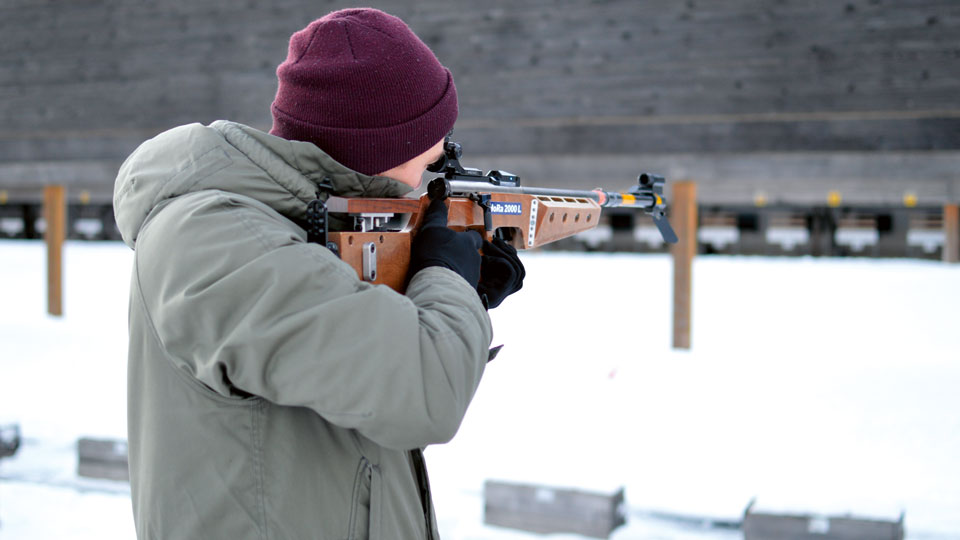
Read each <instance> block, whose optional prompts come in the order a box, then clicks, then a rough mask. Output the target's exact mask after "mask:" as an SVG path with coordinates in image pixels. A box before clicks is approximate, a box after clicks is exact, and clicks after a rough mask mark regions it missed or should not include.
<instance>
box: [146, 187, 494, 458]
mask: <svg viewBox="0 0 960 540" xmlns="http://www.w3.org/2000/svg"><path fill="white" fill-rule="evenodd" d="M180 199H182V200H180ZM180 199H178V200H177V201H176V202H174V203H172V204H171V205H170V207H169V208H167V209H165V210H163V211H161V212H159V213H157V215H156V216H154V217H153V218H152V219H151V220H150V222H148V224H147V225H146V226H145V228H144V230H143V232H141V237H140V239H139V240H138V245H137V257H136V265H137V267H136V274H135V278H136V285H137V286H139V287H140V294H141V297H142V298H143V301H144V304H145V307H146V310H147V312H148V313H149V315H150V319H151V321H152V325H153V328H154V331H155V334H156V337H157V339H158V340H159V341H160V342H161V344H162V346H163V348H164V350H165V351H166V352H167V353H168V355H169V357H170V359H171V361H172V362H174V364H175V365H176V367H178V368H180V369H183V370H186V371H187V372H189V373H190V374H191V375H192V376H194V377H195V378H197V379H198V380H200V381H201V382H203V383H204V384H205V385H206V386H208V387H210V388H211V389H213V390H214V391H216V392H217V393H219V394H222V395H224V396H238V395H241V396H242V395H246V394H253V395H255V396H260V397H262V398H264V399H267V400H269V401H271V402H273V403H277V404H280V405H289V406H302V407H308V408H310V409H312V410H313V411H315V412H316V413H317V414H319V415H321V416H322V417H324V418H325V419H326V420H327V421H329V422H331V423H333V424H336V425H339V426H342V427H345V428H353V429H357V430H358V431H359V432H360V433H362V434H363V435H364V436H366V437H368V438H370V439H371V440H373V441H375V442H377V443H378V444H380V445H382V446H385V447H389V448H398V449H409V448H416V447H424V446H426V445H428V444H434V443H441V442H446V441H448V440H450V439H451V438H452V437H453V435H454V434H455V433H456V431H457V429H458V428H459V426H460V422H461V420H462V419H463V415H464V413H465V412H466V408H467V405H468V404H469V402H470V400H471V399H472V397H473V394H474V392H475V391H476V388H477V385H478V384H479V382H480V378H481V375H482V373H483V369H484V366H485V365H486V360H487V351H488V347H489V345H490V340H491V332H492V331H491V326H490V320H489V317H488V315H487V313H486V310H485V309H484V308H483V305H482V304H481V302H480V300H479V298H478V296H477V294H476V291H474V290H473V289H472V288H471V287H470V286H469V285H468V284H467V283H466V281H464V280H463V279H462V278H461V277H460V276H459V275H457V274H455V273H454V272H452V271H450V270H447V269H445V268H427V269H424V270H422V271H421V272H419V273H417V275H416V276H414V278H413V279H412V280H411V283H410V285H409V287H408V291H407V295H406V296H404V295H401V294H398V293H396V292H394V291H392V290H390V289H389V288H387V287H384V286H373V285H370V284H369V283H364V282H362V281H360V280H359V279H358V278H357V276H356V274H355V273H354V271H353V270H352V269H351V268H350V267H349V266H347V265H346V264H345V263H343V262H342V261H340V260H339V259H338V258H337V257H336V256H334V255H333V254H332V253H330V252H329V251H328V250H326V249H325V248H323V247H321V246H318V245H315V244H307V243H305V242H304V241H303V238H302V236H300V235H299V234H298V233H297V232H296V231H297V229H296V227H295V226H293V224H292V223H291V222H289V221H287V220H286V219H285V218H282V217H281V216H279V215H277V214H275V213H273V212H272V211H271V210H269V209H268V208H267V207H266V206H263V205H260V203H258V202H256V201H253V200H252V199H247V198H245V197H239V196H234V195H228V194H225V193H223V192H201V194H196V195H190V196H187V197H181V198H180ZM173 206H176V208H174V207H173ZM261 206H262V208H261Z"/></svg>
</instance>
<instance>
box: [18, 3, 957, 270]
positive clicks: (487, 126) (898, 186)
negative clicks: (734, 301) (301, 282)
mask: <svg viewBox="0 0 960 540" xmlns="http://www.w3.org/2000/svg"><path fill="white" fill-rule="evenodd" d="M350 5H351V4H349V3H347V2H339V1H335V2H305V1H294V0H278V1H273V2H247V3H237V2H223V1H212V0H190V1H182V2H181V1H166V2H139V1H138V2H133V1H131V2H123V1H119V0H115V1H100V2H87V1H81V2H54V1H48V2H43V1H35V0H29V1H26V0H4V2H3V5H2V8H0V9H2V10H3V17H2V18H0V32H2V35H3V40H2V45H0V47H2V48H0V54H2V58H3V61H2V64H0V69H2V71H0V81H2V86H0V119H2V123H0V219H2V221H0V231H2V232H0V234H3V235H6V236H16V237H21V236H27V237H34V236H37V235H38V234H39V233H38V230H37V225H36V223H35V220H36V219H38V218H39V206H38V204H39V195H38V193H39V191H38V189H37V186H39V185H43V184H45V183H63V184H66V185H67V186H68V200H69V202H70V204H71V208H70V210H71V211H70V217H69V219H70V220H71V224H72V226H71V228H70V232H69V234H70V236H72V237H82V236H88V237H98V238H112V239H116V238H117V233H116V230H115V228H114V227H113V226H112V225H111V223H110V220H111V219H112V217H111V213H112V212H111V210H110V200H111V192H112V186H113V178H114V177H115V172H116V170H117V168H118V166H119V164H120V163H121V161H122V160H123V159H124V158H125V157H126V156H127V155H128V154H129V153H130V152H131V151H132V150H133V149H134V148H135V147H136V146H137V145H138V144H139V143H140V142H142V141H143V140H144V139H146V138H149V137H151V136H153V135H155V134H157V133H159V132H161V131H164V130H166V129H168V128H171V127H174V126H177V125H180V124H184V123H189V122H203V123H209V122H211V121H213V120H216V119H230V120H234V121H238V122H241V123H246V124H249V125H252V126H254V127H258V128H261V129H265V130H268V129H269V128H270V123H271V119H270V112H269V105H270V103H271V101H272V99H273V95H274V93H275V91H276V77H275V74H274V70H275V68H276V66H277V64H279V62H280V61H282V60H283V59H284V58H285V56H286V48H287V40H288V38H289V36H290V34H291V33H293V32H294V31H296V30H298V29H300V28H302V27H304V26H305V25H306V24H307V23H309V22H310V21H311V20H313V19H314V18H316V17H317V16H319V15H321V14H323V13H325V12H327V11H330V10H334V9H338V8H342V7H347V6H350ZM374 5H375V7H379V8H382V9H384V10H385V11H388V12H390V13H394V14H396V15H398V16H399V17H401V18H402V19H404V20H405V21H407V22H408V23H409V25H410V26H411V27H412V28H413V29H414V31H415V32H416V33H417V34H418V35H419V36H421V37H422V39H423V40H424V41H425V42H426V43H427V44H429V45H430V46H431V47H432V48H433V50H434V51H435V52H436V54H437V56H438V57H439V58H440V60H441V61H442V62H443V63H444V64H445V65H447V66H449V67H450V69H451V70H452V71H453V73H454V75H455V78H456V83H457V88H458V92H459V96H460V120H459V121H458V123H457V126H456V131H455V133H456V137H457V139H459V140H460V142H462V143H463V145H464V148H465V156H466V157H465V158H464V163H466V164H468V165H470V164H472V165H473V166H477V167H484V168H499V169H505V170H509V171H512V172H516V173H518V174H520V175H521V178H522V179H523V181H524V182H525V183H526V184H528V185H535V186H563V187H567V186H569V187H581V188H593V187H604V188H607V189H625V188H627V187H629V186H630V185H631V184H633V183H635V182H636V176H637V174H638V173H639V172H641V171H643V170H649V171H653V172H659V173H661V174H663V175H665V176H666V177H667V178H668V179H669V180H692V181H696V182H697V184H698V201H699V211H700V222H701V224H702V225H703V226H705V227H707V228H708V230H707V231H703V232H702V237H703V238H702V244H701V246H700V249H701V251H710V252H713V251H715V252H722V253H765V254H779V253H786V254H804V253H810V254H832V255H844V254H849V253H853V254H859V255H877V256H886V257H890V256H893V257H900V256H909V257H931V258H938V257H939V256H940V255H941V253H940V249H941V247H942V241H941V242H938V240H937V238H933V237H936V236H937V235H936V234H933V237H931V234H929V233H928V231H931V230H936V229H938V228H940V225H941V214H942V210H943V205H944V204H945V203H956V202H957V201H958V199H960V175H958V174H957V170H958V168H960V91H958V82H960V22H958V17H960V13H958V10H960V8H958V5H957V3H956V2H955V1H952V0H942V1H911V2H894V1H889V0H851V1H849V2H833V1H816V2H800V1H789V0H783V1H764V0H723V1H712V2H704V1H693V0H690V1H682V2H681V1H673V0H669V1H668V0H663V1H643V2H635V1H592V2H588V1H574V0H544V1H525V2H491V1H479V2H471V3H463V2H447V1H432V0H423V1H418V2H409V1H392V2H391V1H384V2H374ZM668 189H669V187H668ZM668 194H669V192H668ZM81 220H82V221H81ZM606 220H607V221H606V223H605V226H604V227H601V228H599V229H598V231H597V232H595V233H594V234H593V235H592V236H590V237H589V239H590V246H591V247H597V248H600V249H616V250H646V249H654V250H656V249H660V247H661V246H659V245H658V244H657V242H656V241H655V239H653V240H651V241H650V243H646V242H644V240H645V239H646V235H644V234H643V233H642V231H641V232H638V233H636V232H635V228H636V227H638V226H640V225H643V224H644V223H641V222H640V221H639V220H635V219H634V216H633V214H632V213H617V212H612V213H609V215H608V216H607V218H606ZM78 221H80V223H79V224H78V223H77V222H78ZM96 221H100V222H101V224H100V225H98V224H97V223H96ZM838 228H841V229H844V230H847V229H853V230H854V231H853V232H851V233H849V234H841V235H839V238H838V236H837V235H836V229H838ZM771 229H773V231H772V234H770V230H771ZM784 229H786V230H787V231H786V232H783V230H784ZM804 229H805V230H804ZM911 231H914V232H913V233H912V234H911ZM650 244H652V245H650Z"/></svg>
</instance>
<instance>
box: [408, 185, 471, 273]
mask: <svg viewBox="0 0 960 540" xmlns="http://www.w3.org/2000/svg"><path fill="white" fill-rule="evenodd" d="M482 245H483V237H482V236H480V233H478V232H477V231H463V232H457V231H454V230H452V229H448V228H447V205H446V204H444V203H443V201H442V200H440V199H434V200H433V201H431V202H430V206H428V207H427V212H426V215H424V216H423V225H421V226H420V231H419V232H417V235H416V236H414V237H413V246H412V247H411V252H410V270H409V271H408V272H407V276H408V278H412V277H413V275H414V274H416V273H417V272H419V271H420V270H423V269H424V268H426V267H428V266H442V267H444V268H449V269H450V270H453V271H454V272H456V273H458V274H460V275H461V276H463V279H465V280H467V283H469V284H470V286H471V287H473V288H476V287H477V283H478V282H479V281H480V246H482Z"/></svg>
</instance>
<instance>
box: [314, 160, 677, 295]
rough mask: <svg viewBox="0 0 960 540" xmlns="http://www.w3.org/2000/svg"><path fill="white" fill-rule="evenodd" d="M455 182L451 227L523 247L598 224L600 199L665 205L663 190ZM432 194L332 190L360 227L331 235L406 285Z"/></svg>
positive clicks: (369, 276) (363, 269)
mask: <svg viewBox="0 0 960 540" xmlns="http://www.w3.org/2000/svg"><path fill="white" fill-rule="evenodd" d="M438 180H443V179H438ZM435 182H436V180H435ZM449 185H450V186H451V189H452V195H451V196H449V197H448V198H447V199H446V203H447V207H448V209H449V212H448V218H447V226H448V227H450V228H451V229H453V230H456V231H465V230H474V231H477V232H478V233H480V234H481V236H483V238H484V239H486V240H493V238H494V236H497V235H499V236H500V237H501V238H503V239H504V240H506V241H507V242H508V243H510V244H511V245H512V246H514V247H515V248H517V249H518V250H522V249H532V248H536V247H540V246H543V245H545V244H549V243H551V242H555V241H557V240H560V239H562V238H567V237H569V236H573V235H575V234H577V233H580V232H583V231H586V230H589V229H593V228H594V227H596V226H597V225H598V224H599V222H600V212H601V203H603V206H639V207H644V208H650V209H653V208H657V207H660V208H663V207H664V206H665V203H664V202H663V199H662V198H661V197H659V196H658V195H649V196H648V195H642V194H632V193H609V192H604V191H601V190H594V191H574V190H554V189H537V188H519V187H500V186H492V185H490V184H488V183H486V182H449ZM430 201H431V199H430V197H429V196H428V195H427V194H424V195H422V196H420V198H419V199H372V198H371V199H367V198H352V199H346V198H341V197H330V198H329V199H328V200H327V208H328V210H329V211H330V212H332V213H341V214H347V215H349V216H352V217H353V218H354V221H355V223H356V224H357V226H356V230H353V231H332V232H330V233H328V238H329V242H331V243H333V244H335V245H336V248H337V251H338V252H339V255H340V257H341V258H342V259H343V261H344V262H346V263H347V264H349V265H350V266H352V267H353V268H354V270H356V272H357V275H358V276H360V278H361V279H363V280H365V281H369V282H372V283H375V284H382V285H387V286H389V287H390V288H392V289H394V290H396V291H398V292H403V291H404V290H405V289H406V280H407V270H408V268H409V266H410V247H411V242H412V239H413V236H414V235H415V234H416V233H417V231H418V230H419V228H420V225H421V222H422V218H423V216H424V214H425V212H426V210H427V206H428V205H429V204H430ZM658 202H659V204H658ZM398 215H403V216H406V217H408V220H407V222H406V224H404V225H402V226H400V227H399V228H395V229H394V230H388V229H389V226H384V225H383V222H385V221H386V220H388V219H391V218H393V219H395V218H396V216H398ZM655 219H656V216H655ZM661 219H663V222H664V223H665V222H666V219H665V218H662V217H661ZM378 220H379V221H378ZM394 227H396V226H394ZM667 227H669V225H667ZM671 232H672V231H671ZM667 240H668V241H669V238H667Z"/></svg>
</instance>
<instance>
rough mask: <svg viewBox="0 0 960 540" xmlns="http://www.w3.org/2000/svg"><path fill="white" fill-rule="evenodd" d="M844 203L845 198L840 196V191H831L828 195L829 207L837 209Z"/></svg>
mask: <svg viewBox="0 0 960 540" xmlns="http://www.w3.org/2000/svg"><path fill="white" fill-rule="evenodd" d="M842 202H843V197H842V196H841V195H840V192H839V191H831V192H829V193H827V206H829V207H831V208H836V207H838V206H840V203H842Z"/></svg>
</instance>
